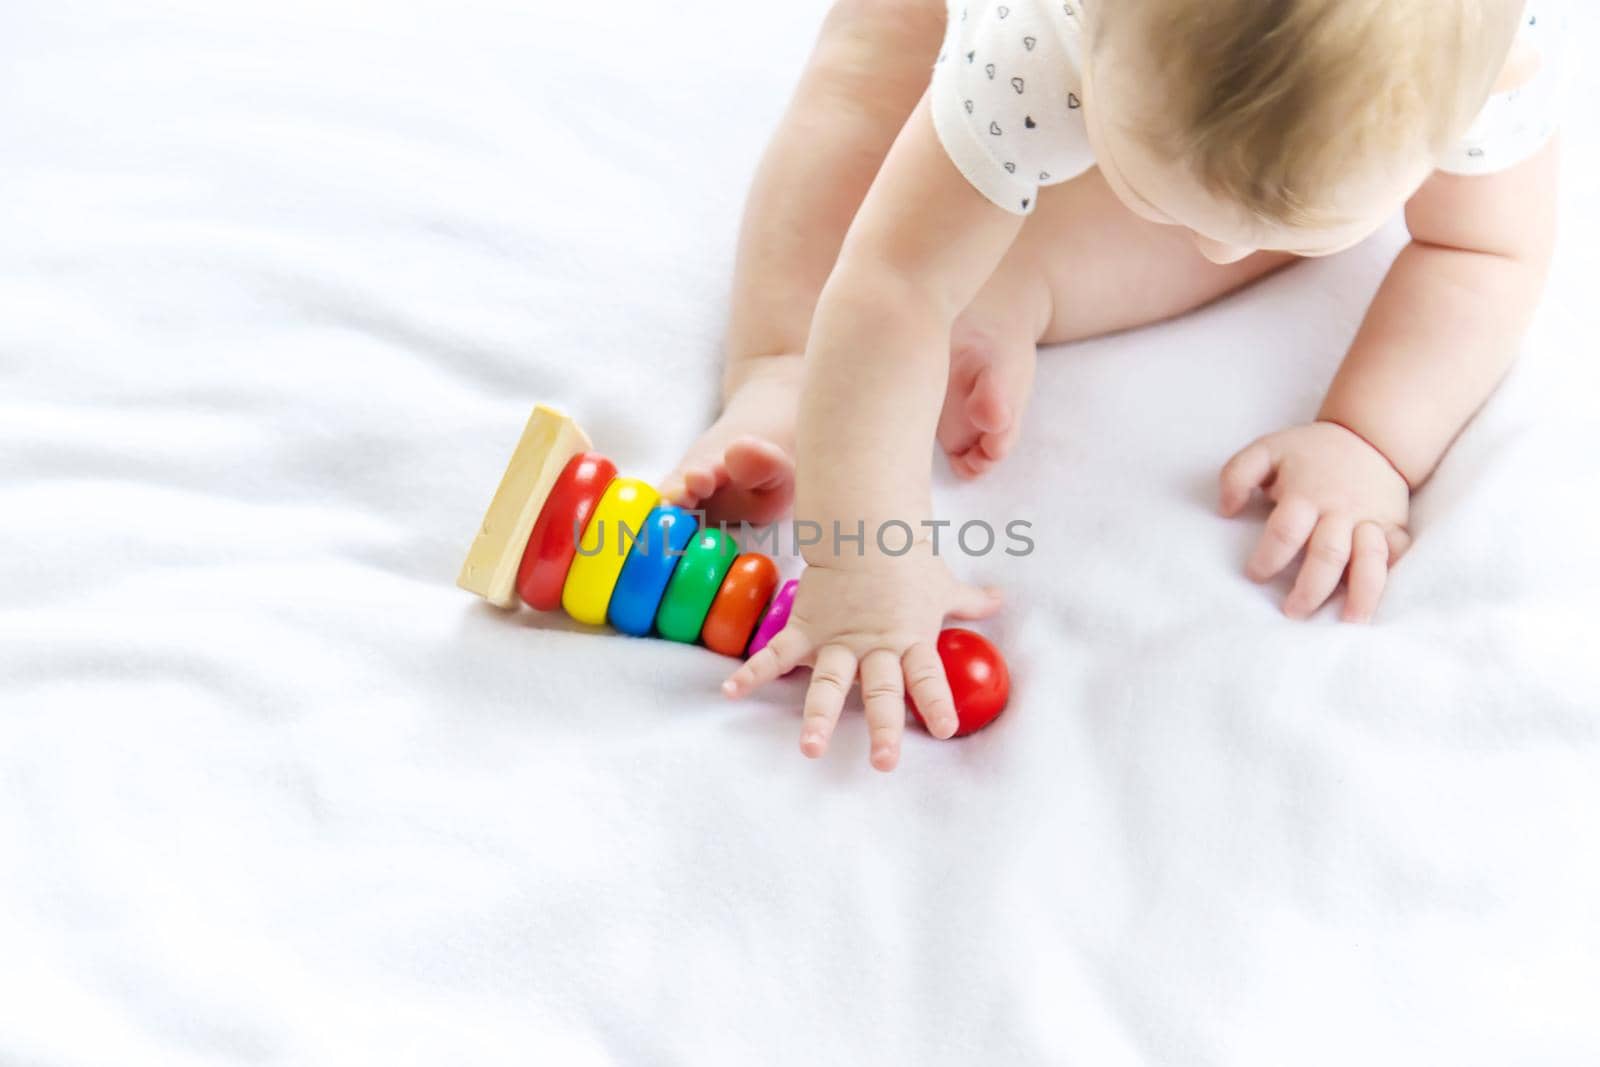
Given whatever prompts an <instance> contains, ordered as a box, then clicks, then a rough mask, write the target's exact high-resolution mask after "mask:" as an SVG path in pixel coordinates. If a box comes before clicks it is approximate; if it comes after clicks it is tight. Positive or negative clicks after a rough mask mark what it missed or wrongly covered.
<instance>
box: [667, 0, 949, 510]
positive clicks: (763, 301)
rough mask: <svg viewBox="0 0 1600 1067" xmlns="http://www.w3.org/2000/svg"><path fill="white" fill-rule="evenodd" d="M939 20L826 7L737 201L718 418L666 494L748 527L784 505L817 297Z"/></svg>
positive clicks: (898, 122) (881, 5)
mask: <svg viewBox="0 0 1600 1067" xmlns="http://www.w3.org/2000/svg"><path fill="white" fill-rule="evenodd" d="M944 29H945V5H944V0H837V2H836V3H835V4H834V6H833V9H832V10H831V11H830V12H829V14H828V17H827V19H826V21H825V22H824V24H823V28H822V32H821V35H820V37H819V38H818V40H817V44H816V48H815V50H814V51H813V53H812V55H811V59H810V61H809V63H808V64H807V67H806V70H805V73H804V75H803V76H802V77H801V80H800V85H799V87H798V88H797V90H796V92H795V96H794V100H793V101H792V102H791V103H790V105H789V109H788V112H787V113H786V114H785V115H784V117H783V120H782V122H781V124H780V125H779V127H778V130H777V132H776V134H774V136H773V139H772V142H771V144H770V145H769V146H768V147H767V151H766V155H765V156H764V157H763V159H762V161H761V166H760V168H759V169H758V170H757V172H756V177H755V182H754V185H753V186H752V188H751V191H750V197H749V201H748V203H747V205H746V207H745V217H744V225H743V229H742V231H741V234H740V238H739V254H738V262H737V265H736V267H735V271H734V283H733V306H732V314H731V317H730V322H729V325H728V342H727V360H728V362H727V370H726V372H725V373H724V375H723V411H722V415H721V417H719V418H718V419H717V421H716V423H715V424H714V425H712V427H711V428H710V429H709V430H707V431H706V432H705V433H704V434H703V435H702V436H701V437H700V439H699V440H698V441H696V442H695V443H694V445H693V446H692V447H691V448H690V449H689V452H688V454H687V455H686V456H685V457H684V458H683V460H682V462H680V463H679V465H678V467H677V469H676V470H674V471H673V472H672V474H670V475H668V477H667V479H666V481H665V483H664V488H665V492H666V494H667V495H668V496H669V497H670V498H672V499H674V500H677V501H679V502H682V503H687V504H690V505H695V504H699V505H702V506H705V507H706V509H707V510H708V512H710V513H711V514H712V517H713V518H729V519H739V518H744V519H749V520H751V521H755V522H762V521H766V520H768V519H771V518H776V517H777V515H778V514H780V513H781V512H782V511H783V509H784V508H786V507H787V506H788V504H789V500H790V498H791V496H792V494H793V483H794V463H793V459H792V458H791V457H792V456H793V454H794V423H795V409H796V405H797V402H798V395H799V384H800V361H801V357H802V355H803V354H804V352H805V347H806V336H807V334H808V333H809V331H810V327H811V317H812V313H813V312H814V311H815V309H816V305H817V297H818V295H819V294H820V293H821V291H822V286H823V283H825V282H826V281H827V279H828V275H829V273H831V272H832V270H833V265H834V262H835V260H836V259H837V258H838V254H839V246H840V245H841V244H842V243H843V241H844V235H845V231H846V230H847V229H849V226H850V223H851V221H852V220H853V219H854V218H855V214H856V211H857V210H858V209H859V208H860V206H861V202H862V200H863V199H864V198H865V197H866V194H867V189H868V187H869V186H871V184H872V181H873V179H874V178H875V177H877V174H878V170H879V168H880V167H881V166H882V164H883V160H884V158H885V157H886V156H887V155H888V154H889V146H890V145H891V144H893V143H894V139H895V137H896V135H898V134H899V132H900V129H901V127H903V126H904V125H905V121H906V119H907V117H909V116H910V114H911V111H912V109H913V108H914V107H915V106H916V103H917V101H918V99H919V98H920V97H921V96H922V93H923V91H924V90H925V89H927V87H928V80H929V77H930V76H931V74H932V69H933V60H934V57H935V56H936V55H937V54H938V51H939V45H940V42H941V41H942V39H943V36H944Z"/></svg>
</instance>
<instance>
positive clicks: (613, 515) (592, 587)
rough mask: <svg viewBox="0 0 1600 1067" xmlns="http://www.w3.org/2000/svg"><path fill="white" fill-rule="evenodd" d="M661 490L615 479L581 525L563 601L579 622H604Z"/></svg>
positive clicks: (636, 480) (562, 591)
mask: <svg viewBox="0 0 1600 1067" xmlns="http://www.w3.org/2000/svg"><path fill="white" fill-rule="evenodd" d="M660 499H661V494H660V493H658V492H656V491H655V489H653V488H652V487H651V486H650V485H648V484H647V483H645V482H642V481H640V480H639V479H637V478H614V479H612V482H611V484H610V485H608V486H606V491H605V492H604V493H603V494H602V495H601V497H600V503H599V504H598V505H597V506H596V507H595V509H594V514H593V515H592V516H590V517H589V523H588V525H587V526H585V527H584V528H583V540H582V541H581V542H580V543H579V545H578V550H577V555H578V558H577V559H575V560H573V561H572V569H571V570H570V571H569V572H568V573H567V583H566V585H565V586H564V587H562V590H561V606H562V607H563V608H565V609H566V611H567V614H568V615H571V616H572V617H573V618H574V619H577V620H578V621H579V622H583V623H588V624H589V625H590V626H600V625H602V624H604V623H605V621H606V608H607V607H608V606H609V605H610V603H611V591H612V590H613V589H615V588H616V586H617V577H618V576H619V575H620V574H621V573H622V566H623V564H624V563H626V562H627V560H628V554H629V551H630V549H632V548H634V547H636V545H637V539H638V536H639V533H640V531H642V530H643V529H644V524H645V519H646V517H647V516H649V514H650V511H651V509H652V508H654V507H655V506H656V502H657V501H659V500H660Z"/></svg>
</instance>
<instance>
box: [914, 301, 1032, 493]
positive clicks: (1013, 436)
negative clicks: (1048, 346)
mask: <svg viewBox="0 0 1600 1067" xmlns="http://www.w3.org/2000/svg"><path fill="white" fill-rule="evenodd" d="M1038 354H1039V349H1038V346H1037V345H1035V344H1034V343H1033V342H1032V341H1031V340H1027V339H1026V338H1025V337H1022V336H1016V337H1006V336H1004V335H1003V334H1000V333H990V332H988V331H974V330H971V329H968V328H962V327H958V328H957V331H956V340H955V343H954V344H953V345H952V346H951V349H950V385H949V387H948V390H947V391H946V393H945V398H944V412H943V414H941V415H940V416H939V444H940V446H941V447H942V448H943V449H944V451H945V455H947V456H948V457H949V458H950V468H951V469H952V470H954V471H955V472H956V474H958V475H960V476H961V477H963V478H976V477H977V476H978V475H980V474H985V473H987V472H988V470H989V469H990V468H991V467H993V466H994V465H995V464H996V463H998V462H999V461H1000V460H1002V459H1004V458H1005V457H1006V456H1007V455H1008V454H1009V453H1010V452H1011V449H1012V446H1014V445H1015V444H1016V443H1017V436H1018V435H1019V434H1020V433H1021V431H1022V412H1023V410H1024V408H1026V407H1027V403H1028V393H1029V390H1030V389H1031V388H1032V386H1033V368H1034V364H1035V362H1036V361H1037V358H1038Z"/></svg>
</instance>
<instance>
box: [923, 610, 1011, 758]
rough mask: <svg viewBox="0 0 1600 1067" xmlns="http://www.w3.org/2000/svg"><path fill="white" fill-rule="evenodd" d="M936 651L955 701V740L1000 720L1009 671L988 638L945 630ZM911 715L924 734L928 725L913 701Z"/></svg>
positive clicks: (1006, 696) (1008, 693)
mask: <svg viewBox="0 0 1600 1067" xmlns="http://www.w3.org/2000/svg"><path fill="white" fill-rule="evenodd" d="M937 647H938V649H939V659H940V660H941V661H942V662H943V663H944V673H945V677H946V678H948V679H949V680H950V695H951V696H952V697H953V698H954V699H955V704H956V721H957V723H958V724H959V725H957V727H956V732H955V736H956V737H966V736H967V735H968V734H971V733H977V732H978V731H979V730H981V729H983V728H984V727H985V726H988V725H989V724H990V723H992V722H994V721H995V719H997V718H999V717H1000V713H1001V712H1002V711H1004V710H1005V709H1006V701H1007V700H1009V699H1010V697H1011V671H1010V670H1009V669H1007V667H1006V660H1005V657H1004V656H1002V655H1000V650H999V649H998V648H995V647H994V645H993V644H991V643H990V641H989V639H988V638H986V637H984V636H983V635H982V634H979V633H974V632H972V631H971V630H959V629H956V630H946V631H944V632H943V633H941V634H940V635H939V643H938V645H937ZM911 713H912V714H913V715H915V716H916V717H917V722H919V723H922V728H923V729H924V730H926V729H927V728H928V724H927V723H926V722H924V721H923V718H922V713H921V712H920V711H918V710H917V705H916V702H915V701H913V702H912V704H911Z"/></svg>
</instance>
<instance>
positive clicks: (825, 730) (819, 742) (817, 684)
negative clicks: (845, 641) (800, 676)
mask: <svg viewBox="0 0 1600 1067" xmlns="http://www.w3.org/2000/svg"><path fill="white" fill-rule="evenodd" d="M855 678H856V657H855V654H854V653H852V652H851V651H850V650H849V649H848V648H845V647H844V646H843V645H823V646H822V649H821V651H819V652H818V653H817V663H816V666H814V667H812V668H811V686H810V688H808V689H807V690H806V710H805V719H804V721H803V722H801V724H800V751H801V752H804V753H805V754H806V755H807V756H810V757H811V758H812V759H816V758H817V757H818V756H820V755H822V754H823V753H824V752H826V751H828V739H829V738H830V737H832V736H833V728H834V726H835V724H837V723H838V721H839V713H840V712H841V711H843V710H844V698H845V694H846V693H848V692H850V683H851V682H853V681H855Z"/></svg>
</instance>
